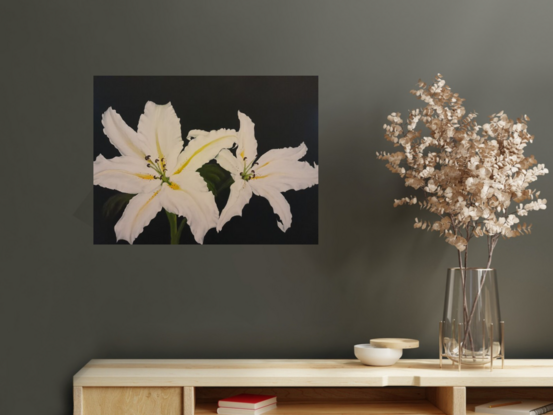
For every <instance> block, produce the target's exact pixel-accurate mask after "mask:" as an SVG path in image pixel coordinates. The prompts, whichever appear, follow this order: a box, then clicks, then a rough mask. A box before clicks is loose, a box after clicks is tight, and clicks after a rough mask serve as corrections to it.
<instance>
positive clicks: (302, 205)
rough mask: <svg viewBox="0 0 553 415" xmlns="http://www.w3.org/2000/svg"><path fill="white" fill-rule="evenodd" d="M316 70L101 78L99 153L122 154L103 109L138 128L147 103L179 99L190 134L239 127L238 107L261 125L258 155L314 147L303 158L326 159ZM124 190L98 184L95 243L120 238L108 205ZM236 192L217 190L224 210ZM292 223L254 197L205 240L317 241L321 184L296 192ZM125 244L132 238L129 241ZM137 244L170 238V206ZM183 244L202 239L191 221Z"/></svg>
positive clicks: (97, 81)
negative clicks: (286, 224)
mask: <svg viewBox="0 0 553 415" xmlns="http://www.w3.org/2000/svg"><path fill="white" fill-rule="evenodd" d="M317 83H318V82H317V77H316V76H309V77H307V76H287V77H282V76H281V77H277V76H271V77H267V76H230V77H219V76H204V77H202V76H166V77H163V76H161V77H143V76H97V77H95V78H94V159H95V158H96V157H97V156H98V154H102V155H103V156H104V157H106V158H112V157H116V156H118V155H119V152H118V151H117V150H116V149H115V147H113V146H112V145H111V143H110V142H109V139H108V138H107V136H106V135H105V134H104V133H103V126H102V123H101V119H102V114H103V113H104V112H105V111H106V110H107V109H108V108H109V107H112V108H113V109H115V110H116V111H117V112H118V113H119V114H120V115H121V117H122V118H123V120H124V121H125V122H126V123H127V125H129V127H131V128H132V129H134V130H135V131H136V130H137V126H138V120H139V117H140V115H141V114H142V113H143V111H144V106H145V104H146V102H147V101H153V102H155V103H156V104H166V103H167V102H171V103H172V105H173V107H174V109H175V112H176V113H177V116H178V117H179V118H180V122H181V132H182V137H183V139H184V141H185V143H184V145H186V144H187V141H186V139H185V137H186V135H187V134H188V131H190V130H192V129H200V130H207V131H210V130H217V129H220V128H231V129H236V130H238V129H239V121H238V115H237V111H238V110H240V111H242V112H243V113H244V114H246V115H248V116H249V117H250V118H251V119H252V121H253V122H254V124H255V137H256V139H257V143H258V148H257V154H258V157H260V156H261V155H263V154H264V153H266V152H267V151H269V150H271V149H276V148H283V147H297V146H298V145H300V144H301V143H302V142H304V143H305V144H306V146H307V149H308V150H307V155H306V156H305V157H304V158H303V159H302V161H308V162H309V163H310V164H311V165H313V163H317V164H318V157H317V155H318V137H317V134H318V113H317V101H318V96H317V95H318V92H317ZM117 193H118V192H117V191H113V190H109V189H104V188H102V187H100V186H94V243H96V244H105V243H115V240H116V238H115V231H114V225H115V223H116V221H117V220H118V219H119V217H120V216H121V214H122V212H120V213H119V215H117V216H116V217H115V218H106V217H105V216H104V215H103V213H102V207H103V206H104V203H105V202H106V200H107V199H108V198H109V197H111V196H112V195H114V194H117ZM228 193H229V191H228V190H227V191H224V192H221V193H220V194H218V195H217V198H216V201H217V204H218V206H219V209H220V211H221V210H222V209H223V207H224V206H225V203H226V200H227V198H228ZM284 197H285V198H286V200H287V201H288V202H289V203H290V207H291V211H292V226H291V227H290V228H289V229H288V230H287V231H286V232H282V231H281V230H280V229H279V228H278V226H277V222H276V220H277V216H276V215H275V214H274V212H273V210H272V208H271V206H270V205H269V202H268V201H267V200H266V199H265V198H262V197H260V196H255V195H254V196H252V198H251V199H250V202H249V203H248V204H247V205H246V206H245V208H244V210H243V212H242V217H234V218H232V219H231V220H230V221H229V222H227V224H226V225H225V226H224V227H223V229H222V230H221V232H219V233H217V231H216V230H215V229H211V230H209V231H208V233H207V234H206V237H205V239H204V244H234V243H236V244H248V243H256V244H316V243H317V242H318V226H317V224H318V203H317V201H318V186H313V187H311V188H309V189H304V190H300V191H294V190H291V191H288V192H285V193H284ZM118 243H124V244H126V243H127V242H126V241H119V242H118ZM134 243H135V244H153V243H155V244H164V243H169V225H168V220H167V217H166V215H165V213H164V212H163V211H161V212H159V213H158V215H157V216H156V217H155V218H154V219H153V220H152V222H150V224H149V225H148V226H146V227H145V228H144V231H143V232H142V233H141V234H140V235H139V236H138V238H137V239H136V240H135V241H134ZM181 243H183V244H184V243H196V242H195V240H194V238H193V235H192V233H191V232H190V227H189V226H185V228H184V230H183V234H182V237H181Z"/></svg>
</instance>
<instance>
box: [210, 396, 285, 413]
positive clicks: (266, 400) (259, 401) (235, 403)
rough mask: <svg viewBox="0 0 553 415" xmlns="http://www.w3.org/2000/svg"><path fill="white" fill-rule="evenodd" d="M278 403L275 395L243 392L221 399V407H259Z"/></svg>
mask: <svg viewBox="0 0 553 415" xmlns="http://www.w3.org/2000/svg"><path fill="white" fill-rule="evenodd" d="M273 403H276V396H274V395H252V394H249V393H242V394H240V395H236V396H231V397H230V398H226V399H221V400H220V401H219V407H220V408H240V409H259V408H262V407H264V406H268V405H271V404H273Z"/></svg>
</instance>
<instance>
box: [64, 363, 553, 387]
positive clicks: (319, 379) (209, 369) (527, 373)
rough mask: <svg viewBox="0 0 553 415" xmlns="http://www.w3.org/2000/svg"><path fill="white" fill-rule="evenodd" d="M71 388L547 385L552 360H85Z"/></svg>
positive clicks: (551, 378)
mask: <svg viewBox="0 0 553 415" xmlns="http://www.w3.org/2000/svg"><path fill="white" fill-rule="evenodd" d="M73 385H74V386H84V387H86V386H195V387H197V386H272V387H275V386H282V387H290V386H297V387H300V386H319V387H324V386H331V387H337V386H340V387H343V386H350V387H351V386H364V387H365V386H377V387H381V386H532V387H535V386H548V387H553V360H506V361H505V369H501V368H495V369H494V371H493V372H490V370H489V369H483V368H478V367H469V366H465V367H463V370H462V371H460V372H459V371H458V370H457V368H456V367H454V366H453V365H452V364H451V362H448V361H445V362H444V366H443V369H440V366H439V362H438V360H437V359H434V360H431V359H428V360H400V361H399V362H398V363H396V364H395V365H394V366H391V367H374V366H364V365H362V364H361V362H359V361H358V360H91V361H90V362H89V363H88V364H87V365H86V366H85V367H84V368H82V369H81V370H80V371H79V372H78V373H77V374H76V375H75V376H74V377H73Z"/></svg>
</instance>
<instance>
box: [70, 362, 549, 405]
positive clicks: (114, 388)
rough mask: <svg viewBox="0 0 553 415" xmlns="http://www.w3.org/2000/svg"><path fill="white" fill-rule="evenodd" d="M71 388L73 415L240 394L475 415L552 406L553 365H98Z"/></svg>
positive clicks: (281, 402) (289, 402)
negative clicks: (490, 409) (525, 404)
mask: <svg viewBox="0 0 553 415" xmlns="http://www.w3.org/2000/svg"><path fill="white" fill-rule="evenodd" d="M73 385H74V388H73V390H74V402H75V407H74V408H75V409H74V414H75V415H195V414H198V415H201V414H203V415H207V414H214V413H216V410H217V401H218V400H219V399H221V398H226V397H229V396H232V395H236V394H239V393H259V394H272V395H276V396H277V405H278V407H277V409H275V410H274V411H271V412H268V414H269V415H273V414H274V415H292V414H299V415H306V414H315V415H340V414H343V415H350V414H357V415H362V414H366V415H372V414H385V415H394V414H395V415H400V414H405V415H441V414H445V415H466V414H469V415H474V412H473V411H474V406H475V405H476V404H480V403H484V402H489V401H492V400H495V399H502V398H514V399H522V398H528V399H551V400H553V361H552V360H507V361H505V368H504V369H501V368H495V369H494V371H493V372H490V371H489V368H475V367H464V368H463V370H462V371H458V370H457V368H456V367H455V366H453V365H452V364H451V362H447V361H446V362H444V367H443V369H440V368H439V363H438V360H400V361H399V362H398V363H397V364H395V365H394V366H392V367H369V366H364V365H362V364H361V363H360V362H359V361H357V360H92V361H91V362H89V363H88V364H87V365H86V366H85V367H84V368H83V369H81V370H80V371H79V372H78V373H77V374H76V375H75V376H74V378H73Z"/></svg>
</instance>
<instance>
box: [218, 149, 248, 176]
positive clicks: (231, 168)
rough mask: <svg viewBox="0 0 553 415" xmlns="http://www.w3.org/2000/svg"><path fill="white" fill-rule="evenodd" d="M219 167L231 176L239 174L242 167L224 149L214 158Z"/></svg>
mask: <svg viewBox="0 0 553 415" xmlns="http://www.w3.org/2000/svg"><path fill="white" fill-rule="evenodd" d="M215 160H216V161H217V163H218V164H219V166H221V167H222V168H223V169H225V170H226V171H228V172H229V173H231V174H237V173H240V172H241V171H242V170H243V168H244V166H243V165H242V164H241V163H240V162H239V161H238V159H237V158H236V157H234V155H233V154H232V153H231V152H230V151H229V150H227V149H226V148H225V149H223V150H221V152H220V153H219V155H218V156H217V157H216V158H215Z"/></svg>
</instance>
